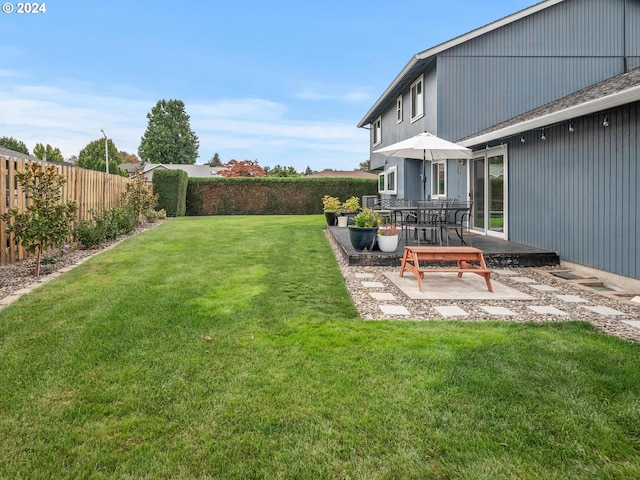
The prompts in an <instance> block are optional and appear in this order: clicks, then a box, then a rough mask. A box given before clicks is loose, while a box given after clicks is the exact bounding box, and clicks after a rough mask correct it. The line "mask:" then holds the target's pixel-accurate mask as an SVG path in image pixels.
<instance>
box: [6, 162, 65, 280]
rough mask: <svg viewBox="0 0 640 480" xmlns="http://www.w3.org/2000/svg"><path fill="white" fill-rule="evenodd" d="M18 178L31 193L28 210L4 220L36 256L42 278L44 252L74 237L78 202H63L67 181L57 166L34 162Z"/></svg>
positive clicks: (28, 194)
mask: <svg viewBox="0 0 640 480" xmlns="http://www.w3.org/2000/svg"><path fill="white" fill-rule="evenodd" d="M16 178H17V180H18V183H19V184H20V185H21V186H22V188H23V189H24V190H25V193H26V194H27V198H28V203H27V204H28V206H27V209H26V211H25V212H22V213H21V212H19V211H18V209H17V208H12V209H11V210H9V211H8V212H7V213H3V214H0V218H1V219H2V220H4V221H5V222H7V231H8V232H10V233H11V232H13V233H15V236H16V241H17V242H18V243H19V244H20V245H22V246H23V247H24V248H26V249H27V251H28V252H30V253H32V254H35V255H36V269H35V276H36V277H38V276H39V275H40V256H41V254H42V252H44V251H46V250H48V249H49V248H51V247H57V248H61V247H62V246H63V245H64V244H65V242H66V241H67V239H68V238H69V237H70V236H71V235H72V234H73V224H74V222H75V221H76V219H77V217H76V211H77V207H76V203H75V202H74V201H68V202H66V203H63V202H62V186H63V185H64V184H65V183H66V182H67V179H66V178H65V177H64V176H63V175H58V174H57V173H56V168H55V167H54V166H53V165H49V166H48V167H43V166H42V165H41V164H39V163H30V164H28V165H27V166H26V167H25V171H24V172H19V173H16Z"/></svg>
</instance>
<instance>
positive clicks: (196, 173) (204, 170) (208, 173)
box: [120, 162, 224, 182]
mask: <svg viewBox="0 0 640 480" xmlns="http://www.w3.org/2000/svg"><path fill="white" fill-rule="evenodd" d="M126 165H127V167H125V164H122V165H120V168H127V171H129V174H132V173H134V172H135V170H136V169H140V164H139V163H134V164H126ZM129 165H131V167H129ZM157 168H161V169H166V170H184V171H185V172H187V175H188V176H189V177H200V178H202V177H207V178H210V177H220V176H221V175H220V170H224V167H211V166H209V165H195V164H194V165H190V164H178V163H149V162H147V163H145V164H144V166H143V167H142V169H141V170H142V174H143V175H144V176H145V178H146V179H147V181H148V182H150V181H151V179H152V177H153V171H154V170H155V169H157Z"/></svg>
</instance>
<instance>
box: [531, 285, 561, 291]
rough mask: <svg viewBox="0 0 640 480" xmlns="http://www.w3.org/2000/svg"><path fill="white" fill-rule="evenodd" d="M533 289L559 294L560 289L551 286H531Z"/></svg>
mask: <svg viewBox="0 0 640 480" xmlns="http://www.w3.org/2000/svg"><path fill="white" fill-rule="evenodd" d="M529 286H530V287H531V288H535V289H536V290H538V291H539V292H557V291H558V289H557V288H556V287H552V286H551V285H529Z"/></svg>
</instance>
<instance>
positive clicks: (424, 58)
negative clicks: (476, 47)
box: [358, 0, 565, 127]
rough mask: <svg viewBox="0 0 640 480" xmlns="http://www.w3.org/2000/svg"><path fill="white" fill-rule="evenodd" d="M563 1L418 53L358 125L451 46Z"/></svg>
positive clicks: (534, 8) (531, 9)
mask: <svg viewBox="0 0 640 480" xmlns="http://www.w3.org/2000/svg"><path fill="white" fill-rule="evenodd" d="M563 1H565V0H545V1H543V2H540V3H537V4H535V5H533V6H531V7H528V8H525V9H523V10H520V11H519V12H516V13H514V14H512V15H508V16H506V17H504V18H501V19H500V20H496V21H495V22H492V23H489V24H488V25H485V26H484V27H480V28H477V29H475V30H472V31H471V32H469V33H465V34H464V35H460V36H459V37H456V38H454V39H452V40H449V41H447V42H444V43H441V44H440V45H436V46H435V47H432V48H429V49H427V50H424V51H422V52H420V53H417V54H416V55H414V56H413V57H412V58H411V60H410V61H409V63H407V65H406V66H405V67H404V68H403V69H402V70H401V71H400V73H399V74H398V76H397V77H396V78H395V79H394V80H393V82H391V85H389V86H388V87H387V89H386V90H385V91H384V93H383V94H382V95H381V96H380V98H379V99H378V100H377V101H376V103H374V104H373V106H372V107H371V108H370V109H369V111H368V112H367V114H366V115H365V116H364V117H363V118H362V120H360V123H358V127H364V126H365V125H368V124H370V123H371V122H373V121H374V120H375V118H376V117H377V116H378V115H379V114H380V112H381V111H382V110H384V108H385V106H386V105H387V104H389V103H391V102H395V99H396V98H397V96H398V95H399V94H400V93H401V92H402V91H403V90H404V89H405V87H407V85H409V84H410V83H411V82H413V81H414V80H415V79H416V77H417V76H418V74H419V73H420V72H422V71H423V70H424V68H425V66H426V65H428V64H429V63H430V62H432V61H433V59H434V58H435V57H436V56H437V55H438V54H440V53H442V52H444V51H446V50H449V49H450V48H453V47H456V46H458V45H461V44H463V43H465V42H468V41H469V40H472V39H474V38H477V37H479V36H481V35H484V34H485V33H489V32H491V31H493V30H497V29H498V28H501V27H503V26H505V25H508V24H510V23H513V22H516V21H518V20H520V19H522V18H525V17H528V16H529V15H533V14H534V13H537V12H539V11H541V10H544V9H546V8H549V7H552V6H553V5H556V4H558V3H562V2H563Z"/></svg>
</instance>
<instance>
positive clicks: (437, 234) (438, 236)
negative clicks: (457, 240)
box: [406, 201, 445, 246]
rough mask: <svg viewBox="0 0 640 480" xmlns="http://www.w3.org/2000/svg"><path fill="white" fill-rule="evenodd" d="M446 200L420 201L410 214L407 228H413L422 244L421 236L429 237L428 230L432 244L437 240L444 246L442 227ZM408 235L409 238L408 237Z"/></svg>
mask: <svg viewBox="0 0 640 480" xmlns="http://www.w3.org/2000/svg"><path fill="white" fill-rule="evenodd" d="M444 205H445V203H444V202H441V201H429V202H418V206H417V208H416V211H415V213H412V214H409V215H408V218H407V221H406V226H407V230H413V233H414V238H415V240H416V241H417V243H418V245H420V239H421V237H424V239H425V240H426V239H427V232H429V233H430V239H431V240H430V241H431V244H432V245H435V243H436V242H438V244H439V245H440V246H442V230H441V228H440V226H441V223H442V218H443V212H444ZM408 238H409V237H408V235H407V239H408Z"/></svg>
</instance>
